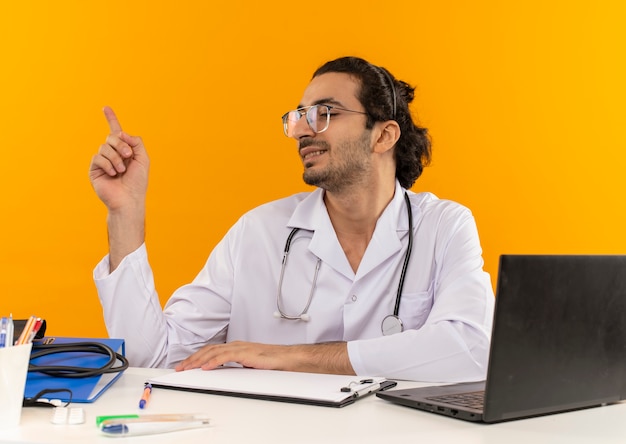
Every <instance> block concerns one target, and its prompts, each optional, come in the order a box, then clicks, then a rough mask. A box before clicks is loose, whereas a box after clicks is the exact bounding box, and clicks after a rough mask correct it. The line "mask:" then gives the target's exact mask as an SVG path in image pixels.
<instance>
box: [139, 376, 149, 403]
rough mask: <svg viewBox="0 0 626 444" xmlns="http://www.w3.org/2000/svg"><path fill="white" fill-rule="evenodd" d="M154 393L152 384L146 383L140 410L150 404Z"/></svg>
mask: <svg viewBox="0 0 626 444" xmlns="http://www.w3.org/2000/svg"><path fill="white" fill-rule="evenodd" d="M151 393H152V384H150V383H149V382H146V385H145V386H144V388H143V395H141V400H140V401H139V408H140V409H143V408H144V407H145V406H146V404H147V403H148V399H150V394H151Z"/></svg>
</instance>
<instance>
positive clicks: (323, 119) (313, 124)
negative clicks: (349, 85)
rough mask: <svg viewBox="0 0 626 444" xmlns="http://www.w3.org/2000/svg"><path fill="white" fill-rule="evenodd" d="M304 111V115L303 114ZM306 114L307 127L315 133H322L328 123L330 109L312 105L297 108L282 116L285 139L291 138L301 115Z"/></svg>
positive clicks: (324, 106)
mask: <svg viewBox="0 0 626 444" xmlns="http://www.w3.org/2000/svg"><path fill="white" fill-rule="evenodd" d="M305 110H306V113H305V112H304V111H305ZM303 114H306V121H307V123H308V124H309V127H310V128H311V129H312V130H313V131H314V132H316V133H322V132H324V131H326V129H327V128H328V124H329V123H330V108H329V107H328V106H326V105H313V106H310V107H306V108H299V109H295V110H293V111H289V112H288V113H286V114H283V131H284V132H285V135H286V136H287V137H292V136H293V132H294V129H295V127H296V124H297V123H298V121H299V120H300V119H301V118H302V115H303Z"/></svg>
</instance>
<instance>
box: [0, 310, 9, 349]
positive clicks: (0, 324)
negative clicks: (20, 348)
mask: <svg viewBox="0 0 626 444" xmlns="http://www.w3.org/2000/svg"><path fill="white" fill-rule="evenodd" d="M8 327H9V318H5V317H2V320H0V348H4V347H6V343H7V330H8Z"/></svg>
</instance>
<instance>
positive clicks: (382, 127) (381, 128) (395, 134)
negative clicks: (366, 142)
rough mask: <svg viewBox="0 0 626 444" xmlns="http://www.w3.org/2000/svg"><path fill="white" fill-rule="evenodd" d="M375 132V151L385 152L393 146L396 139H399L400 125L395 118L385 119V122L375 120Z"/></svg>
mask: <svg viewBox="0 0 626 444" xmlns="http://www.w3.org/2000/svg"><path fill="white" fill-rule="evenodd" d="M376 125H377V129H378V131H377V132H376V135H377V139H376V141H375V142H374V152H375V153H379V154H382V153H385V152H387V151H389V150H390V149H391V148H393V147H394V145H395V144H396V142H397V141H398V139H400V125H398V122H396V121H395V120H387V121H386V122H377V123H376Z"/></svg>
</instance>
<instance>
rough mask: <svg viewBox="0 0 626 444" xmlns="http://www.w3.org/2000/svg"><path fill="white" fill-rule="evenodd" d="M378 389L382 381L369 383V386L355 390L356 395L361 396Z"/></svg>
mask: <svg viewBox="0 0 626 444" xmlns="http://www.w3.org/2000/svg"><path fill="white" fill-rule="evenodd" d="M378 389H380V383H378V382H377V383H376V384H372V385H368V386H367V387H365V388H362V389H361V390H355V391H354V397H355V398H358V397H359V396H365V395H367V394H368V393H372V392H375V391H376V390H378Z"/></svg>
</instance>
